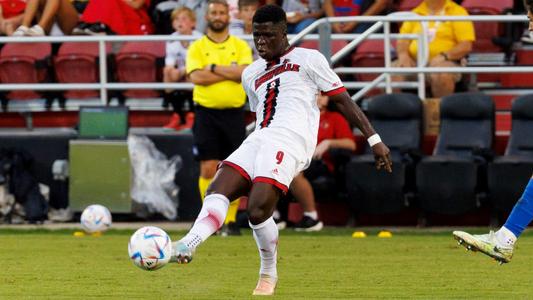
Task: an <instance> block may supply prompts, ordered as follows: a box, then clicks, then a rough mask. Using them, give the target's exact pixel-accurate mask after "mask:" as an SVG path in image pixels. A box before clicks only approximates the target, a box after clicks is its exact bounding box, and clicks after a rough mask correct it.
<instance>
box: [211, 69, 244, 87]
mask: <svg viewBox="0 0 533 300" xmlns="http://www.w3.org/2000/svg"><path fill="white" fill-rule="evenodd" d="M247 66H248V65H231V66H220V65H216V66H215V67H214V68H213V73H215V74H217V75H220V76H222V77H224V78H226V79H227V80H231V81H235V82H239V83H240V82H241V75H242V71H244V69H245V68H246V67H247ZM206 69H211V67H210V66H207V67H206Z"/></svg>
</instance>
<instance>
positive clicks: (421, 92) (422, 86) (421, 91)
mask: <svg viewBox="0 0 533 300" xmlns="http://www.w3.org/2000/svg"><path fill="white" fill-rule="evenodd" d="M423 34H425V32H424V33H423ZM417 43H418V49H420V51H417V53H416V56H417V57H416V66H417V67H419V68H422V67H423V66H424V63H425V59H424V52H423V50H425V48H426V46H425V45H424V38H423V36H422V35H420V36H418V39H417ZM417 77H418V98H420V99H422V100H424V99H426V75H425V74H424V73H422V72H420V73H418V75H417Z"/></svg>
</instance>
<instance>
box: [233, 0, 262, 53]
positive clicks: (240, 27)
mask: <svg viewBox="0 0 533 300" xmlns="http://www.w3.org/2000/svg"><path fill="white" fill-rule="evenodd" d="M258 8H259V0H239V13H238V15H237V17H238V18H236V19H233V20H231V22H230V23H229V33H230V34H233V35H246V34H252V18H253V16H254V14H255V11H256V10H257V9H258ZM248 45H249V46H250V48H252V50H253V55H254V59H255V58H257V57H258V56H257V53H256V51H255V45H254V41H253V40H249V41H248Z"/></svg>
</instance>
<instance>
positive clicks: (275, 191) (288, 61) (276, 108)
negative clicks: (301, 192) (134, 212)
mask: <svg viewBox="0 0 533 300" xmlns="http://www.w3.org/2000/svg"><path fill="white" fill-rule="evenodd" d="M253 36H254V43H255V46H256V49H257V53H258V54H259V56H260V57H261V59H259V60H256V61H255V62H253V63H252V64H251V65H249V66H248V67H247V68H246V69H245V70H244V72H243V74H242V85H243V86H244V89H245V91H246V93H247V95H248V98H249V101H250V108H251V110H253V111H255V112H256V118H257V119H256V129H255V131H254V132H253V133H252V134H251V135H250V136H248V138H247V139H246V140H245V141H244V142H243V143H242V144H241V146H240V147H239V148H238V149H237V150H235V152H233V153H232V154H231V155H230V156H229V157H228V158H227V159H226V160H224V161H223V162H222V163H221V165H220V167H219V169H218V171H217V173H216V175H215V178H214V179H213V181H212V182H211V184H210V186H209V188H208V191H207V196H206V197H205V199H204V202H203V206H202V209H201V211H200V213H199V215H198V217H197V219H196V221H195V223H194V225H193V227H192V228H191V230H190V231H189V233H187V235H186V236H185V237H183V238H182V239H181V240H179V241H178V242H176V243H174V245H173V260H174V261H177V262H179V263H188V262H190V261H191V259H192V255H193V253H194V251H195V249H196V248H197V246H198V245H199V244H200V243H202V242H204V241H205V240H206V239H207V238H208V237H209V236H210V235H212V234H213V233H214V232H215V231H216V230H217V229H218V228H219V227H220V226H221V225H222V223H223V222H224V218H225V215H226V212H227V210H228V206H229V202H230V200H229V199H237V198H239V197H240V196H244V195H249V196H248V197H249V198H248V207H247V210H248V215H249V223H250V227H251V228H252V230H253V236H254V238H255V241H256V243H257V248H258V249H259V256H260V259H261V267H260V270H259V281H258V283H257V287H256V288H255V290H254V291H253V295H272V294H274V289H275V287H276V283H277V278H278V274H277V268H276V257H277V245H278V228H277V226H276V223H275V222H274V220H273V218H272V212H273V211H274V209H275V207H276V202H277V201H278V199H279V198H280V196H281V195H282V194H284V193H286V192H287V190H288V187H289V185H290V183H291V181H292V179H293V178H294V176H296V175H297V174H298V173H299V172H300V171H302V170H303V169H305V168H306V167H307V166H308V165H309V163H310V161H311V159H312V156H313V152H314V150H315V146H316V140H317V132H318V122H319V116H320V112H319V110H318V107H317V103H316V95H317V93H318V92H322V93H324V94H326V95H328V96H329V97H330V99H331V101H335V102H336V104H337V107H338V108H339V110H340V112H341V113H343V114H344V115H345V116H346V118H347V119H348V120H349V121H350V122H352V123H353V124H355V125H356V126H357V127H358V128H359V129H360V130H361V132H362V133H363V135H364V136H365V137H366V138H367V139H368V142H369V144H370V146H371V147H372V151H373V153H374V155H375V158H376V167H377V169H384V170H386V171H388V172H392V162H391V158H390V151H389V148H388V147H387V146H386V145H385V144H384V143H383V142H381V139H380V137H379V135H378V134H377V133H376V132H375V131H374V129H373V127H372V125H371V124H370V123H369V121H368V119H367V118H366V117H365V115H364V114H363V112H362V111H361V110H360V108H359V107H358V106H357V105H356V104H355V103H354V102H353V101H352V99H351V98H350V96H349V95H348V93H347V91H346V89H345V88H344V86H343V85H342V83H341V81H340V79H339V77H338V76H337V75H336V74H335V73H334V72H333V70H332V69H331V68H330V67H329V65H328V63H327V61H326V59H325V58H324V56H323V55H322V54H320V52H318V51H316V50H310V49H304V48H294V47H290V46H289V42H288V40H287V19H286V14H285V12H284V11H283V9H281V8H280V7H278V6H275V5H265V6H263V7H261V8H259V9H258V10H257V12H256V13H255V15H254V17H253Z"/></svg>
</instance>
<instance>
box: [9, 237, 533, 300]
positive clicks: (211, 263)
mask: <svg viewBox="0 0 533 300" xmlns="http://www.w3.org/2000/svg"><path fill="white" fill-rule="evenodd" d="M132 232H133V231H113V230H112V231H110V232H107V233H106V234H105V235H104V236H102V237H81V238H80V237H74V236H73V235H72V233H73V232H72V231H66V230H65V231H45V230H5V229H4V230H0V258H1V262H2V267H1V269H0V270H1V271H0V299H91V298H99V299H247V298H251V296H250V294H251V291H252V289H253V288H254V287H255V283H256V280H257V275H258V274H257V273H258V266H259V258H258V253H257V248H256V246H255V242H254V240H253V238H252V236H251V232H250V231H244V235H243V236H242V237H228V238H221V237H213V238H211V239H210V240H209V241H208V242H207V243H205V244H204V245H202V246H201V247H200V248H199V250H198V252H197V253H196V256H195V258H194V260H193V262H192V263H191V264H189V265H174V264H170V265H167V266H166V267H164V268H163V269H161V270H158V271H155V272H147V271H143V270H140V269H138V268H137V267H135V266H134V265H133V264H132V263H131V261H130V260H129V258H128V254H127V243H128V239H129V236H130V234H131V233H132ZM351 232H352V230H348V229H326V230H324V231H323V232H321V233H318V234H297V233H294V232H290V231H282V232H281V236H280V244H279V263H278V272H279V277H280V280H279V284H278V289H277V291H276V292H277V294H276V296H275V297H274V298H275V299H361V298H387V299H391V298H404V299H414V298H418V299H429V298H439V299H450V298H463V299H473V298H484V299H492V298H500V299H501V298H505V299H513V298H520V299H525V298H531V297H533V285H532V282H531V278H533V268H532V267H531V266H532V263H533V234H531V233H526V234H524V235H523V236H522V237H521V239H520V241H519V243H518V247H517V249H516V252H515V258H514V259H513V261H512V262H511V263H510V264H506V265H503V266H499V265H498V264H497V263H496V262H494V261H493V260H491V259H489V258H488V257H486V256H484V255H482V254H479V253H478V254H473V253H468V252H466V251H465V249H464V248H462V247H459V246H457V244H456V242H455V241H454V240H453V239H452V236H451V233H450V232H437V233H434V232H428V231H422V230H421V231H405V232H397V233H394V236H393V237H392V238H388V239H382V238H377V237H376V236H375V234H376V232H367V233H370V234H369V236H368V237H367V238H363V239H354V238H352V237H351ZM477 232H482V231H480V230H477ZM182 234H183V233H181V232H171V236H172V237H173V238H176V237H179V236H181V235H182Z"/></svg>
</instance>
